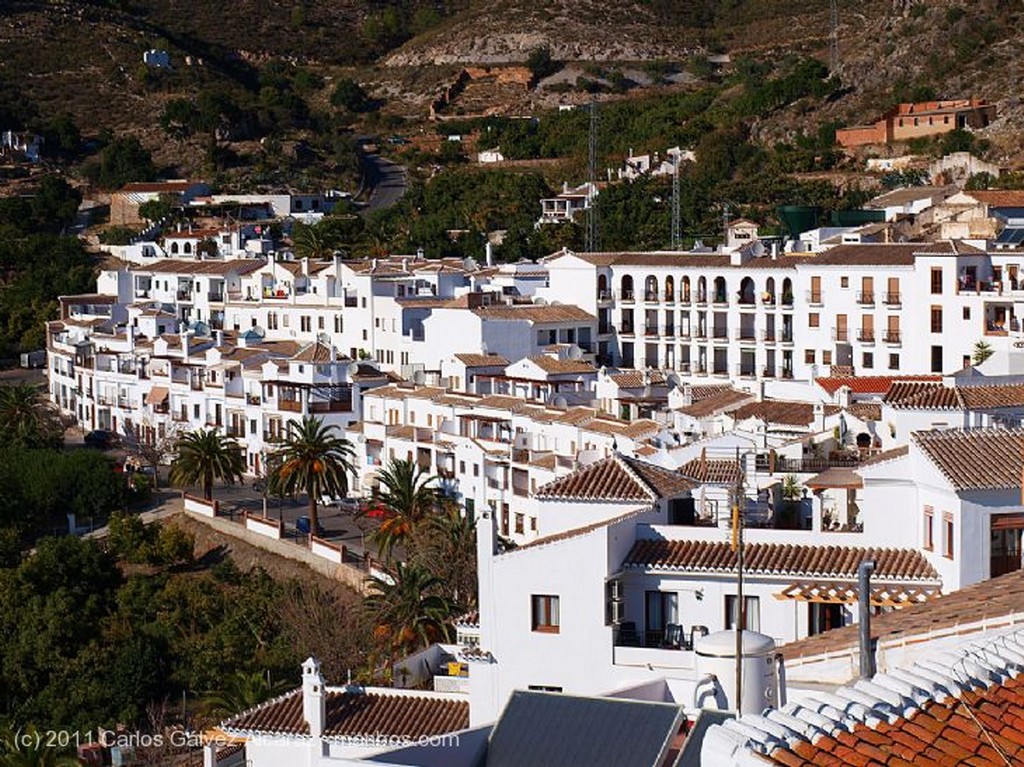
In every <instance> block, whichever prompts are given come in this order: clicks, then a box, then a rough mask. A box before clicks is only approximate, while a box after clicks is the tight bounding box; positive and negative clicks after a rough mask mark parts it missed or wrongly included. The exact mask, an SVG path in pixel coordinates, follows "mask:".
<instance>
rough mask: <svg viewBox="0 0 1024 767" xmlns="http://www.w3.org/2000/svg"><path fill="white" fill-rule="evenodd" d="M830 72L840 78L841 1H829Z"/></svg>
mask: <svg viewBox="0 0 1024 767" xmlns="http://www.w3.org/2000/svg"><path fill="white" fill-rule="evenodd" d="M828 11H829V27H830V31H829V36H828V71H829V74H830V75H832V76H833V77H838V76H839V0H829V3H828Z"/></svg>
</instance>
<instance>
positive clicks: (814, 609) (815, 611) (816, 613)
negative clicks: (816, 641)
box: [807, 602, 846, 636]
mask: <svg viewBox="0 0 1024 767" xmlns="http://www.w3.org/2000/svg"><path fill="white" fill-rule="evenodd" d="M807 608H808V609H807V634H808V636H814V635H815V634H821V633H823V632H825V631H830V630H832V629H837V628H842V627H843V626H844V625H845V623H846V622H845V621H844V620H843V606H842V605H837V604H821V603H819V602H811V603H809V604H808V605H807Z"/></svg>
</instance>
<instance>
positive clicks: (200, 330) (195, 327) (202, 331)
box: [192, 321, 210, 336]
mask: <svg viewBox="0 0 1024 767" xmlns="http://www.w3.org/2000/svg"><path fill="white" fill-rule="evenodd" d="M192 332H194V333H195V334H196V335H197V336H208V335H210V326H209V325H207V324H206V323H205V322H199V321H196V322H193V323H192Z"/></svg>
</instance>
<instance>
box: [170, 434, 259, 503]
mask: <svg viewBox="0 0 1024 767" xmlns="http://www.w3.org/2000/svg"><path fill="white" fill-rule="evenodd" d="M174 453H175V457H174V460H173V461H172V462H171V474H170V477H171V482H172V483H173V484H175V485H178V486H179V487H183V486H187V485H202V487H203V497H204V498H205V499H206V500H208V501H212V500H213V481H214V480H215V479H219V480H221V481H222V482H227V483H228V484H232V485H233V484H234V483H235V480H236V479H237V480H241V479H242V473H243V472H244V471H245V458H244V457H243V453H242V446H241V445H239V444H238V443H237V442H235V440H233V439H231V438H229V437H226V436H224V435H223V434H218V433H217V431H216V430H215V429H197V430H196V431H191V432H189V433H188V434H185V435H183V436H182V437H180V438H179V439H178V441H177V443H176V444H175V446H174Z"/></svg>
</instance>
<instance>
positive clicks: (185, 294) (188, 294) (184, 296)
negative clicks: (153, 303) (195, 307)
mask: <svg viewBox="0 0 1024 767" xmlns="http://www.w3.org/2000/svg"><path fill="white" fill-rule="evenodd" d="M175 295H176V296H177V298H178V300H179V301H191V300H192V291H191V290H179V291H178V292H177V293H176V294H175Z"/></svg>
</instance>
